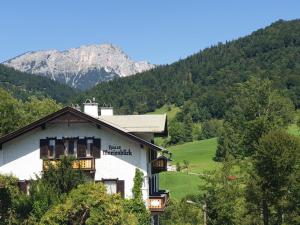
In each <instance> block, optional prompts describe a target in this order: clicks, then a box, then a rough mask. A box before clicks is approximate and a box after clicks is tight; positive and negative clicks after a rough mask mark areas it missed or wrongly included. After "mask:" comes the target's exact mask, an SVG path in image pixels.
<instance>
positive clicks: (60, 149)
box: [55, 140, 65, 159]
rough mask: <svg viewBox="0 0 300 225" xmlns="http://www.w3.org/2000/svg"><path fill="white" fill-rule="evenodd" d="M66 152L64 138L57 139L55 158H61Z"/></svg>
mask: <svg viewBox="0 0 300 225" xmlns="http://www.w3.org/2000/svg"><path fill="white" fill-rule="evenodd" d="M64 154H65V146H64V142H63V140H56V141H55V158H57V159H59V158H60V156H62V155H64Z"/></svg>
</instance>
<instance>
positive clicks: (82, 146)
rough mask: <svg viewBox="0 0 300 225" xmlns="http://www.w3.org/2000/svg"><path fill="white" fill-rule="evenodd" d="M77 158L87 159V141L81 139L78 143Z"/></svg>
mask: <svg viewBox="0 0 300 225" xmlns="http://www.w3.org/2000/svg"><path fill="white" fill-rule="evenodd" d="M77 157H78V158H84V157H86V139H79V140H78V141H77Z"/></svg>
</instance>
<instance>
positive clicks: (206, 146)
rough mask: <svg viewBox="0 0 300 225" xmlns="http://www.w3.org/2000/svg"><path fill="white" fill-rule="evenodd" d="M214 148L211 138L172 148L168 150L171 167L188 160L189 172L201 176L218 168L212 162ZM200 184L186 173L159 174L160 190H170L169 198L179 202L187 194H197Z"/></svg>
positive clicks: (215, 141) (193, 175)
mask: <svg viewBox="0 0 300 225" xmlns="http://www.w3.org/2000/svg"><path fill="white" fill-rule="evenodd" d="M216 148H217V139H216V138H212V139H208V140H203V141H194V142H189V143H185V144H182V145H176V146H172V147H170V148H168V150H169V151H170V152H172V154H173V157H172V160H173V162H172V164H173V165H175V164H176V163H177V162H179V163H181V164H182V162H183V160H188V161H189V163H190V169H189V172H191V173H196V174H201V173H203V172H205V171H208V170H212V169H214V168H216V167H217V166H218V163H216V162H214V161H213V156H214V155H215V151H216ZM201 182H202V181H201V179H200V177H199V176H198V175H195V174H187V171H182V172H165V173H162V174H160V188H161V189H168V190H170V193H171V198H174V199H176V200H180V199H181V198H182V197H184V196H186V195H188V194H196V193H199V188H198V186H199V185H200V184H201Z"/></svg>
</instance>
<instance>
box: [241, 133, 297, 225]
mask: <svg viewBox="0 0 300 225" xmlns="http://www.w3.org/2000/svg"><path fill="white" fill-rule="evenodd" d="M299 168H300V141H299V139H298V138H296V137H294V136H291V135H289V134H287V133H286V132H285V131H281V130H276V131H271V132H270V133H268V134H266V135H263V136H262V137H261V139H260V140H259V143H258V145H257V147H256V153H255V155H254V156H253V170H251V172H250V175H251V178H250V179H249V182H248V185H247V194H246V199H247V203H248V210H249V212H248V214H249V216H252V217H254V218H259V215H260V213H261V212H263V221H264V224H265V225H267V224H283V223H284V222H288V224H297V222H299V219H300V214H299V204H300V200H299V198H296V199H295V197H296V196H297V195H298V194H299V183H298V182H299V178H298V179H297V178H296V176H297V175H298V176H299ZM295 178H296V179H295ZM295 192H298V193H295ZM296 202H298V206H297V204H295V203H296Z"/></svg>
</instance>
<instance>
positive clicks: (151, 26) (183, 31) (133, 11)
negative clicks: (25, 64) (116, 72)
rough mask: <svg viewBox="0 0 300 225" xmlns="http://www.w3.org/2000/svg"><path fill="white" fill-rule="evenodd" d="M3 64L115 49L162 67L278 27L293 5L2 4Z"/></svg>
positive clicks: (25, 0)
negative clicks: (75, 50) (74, 50)
mask: <svg viewBox="0 0 300 225" xmlns="http://www.w3.org/2000/svg"><path fill="white" fill-rule="evenodd" d="M0 7H1V13H0V25H1V32H0V62H2V61H4V60H6V59H9V58H11V57H14V56H16V55H19V54H22V53H24V52H26V51H35V50H45V49H59V50H65V49H68V48H71V47H78V46H80V45H83V44H100V43H112V44H115V45H118V46H119V47H121V48H122V49H123V50H124V51H125V52H126V53H127V54H128V55H129V56H130V57H131V58H133V59H134V60H148V61H150V62H151V63H155V64H166V63H171V62H174V61H176V60H178V59H180V58H185V57H186V56H188V55H190V54H193V53H195V52H198V51H199V50H200V49H203V48H205V47H209V46H211V45H213V44H216V43H218V42H224V41H226V40H232V39H236V38H238V37H241V36H244V35H247V34H250V33H251V32H252V31H254V30H256V29H258V28H262V27H265V26H267V25H269V24H270V23H272V22H274V21H276V20H278V19H285V20H290V19H295V18H300V1H298V0H294V1H292V0H281V1H280V0H248V1H245V0H244V1H243V0H226V1H225V0H218V1H216V0H118V1H117V0H107V1H101V0H3V1H1V6H0Z"/></svg>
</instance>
